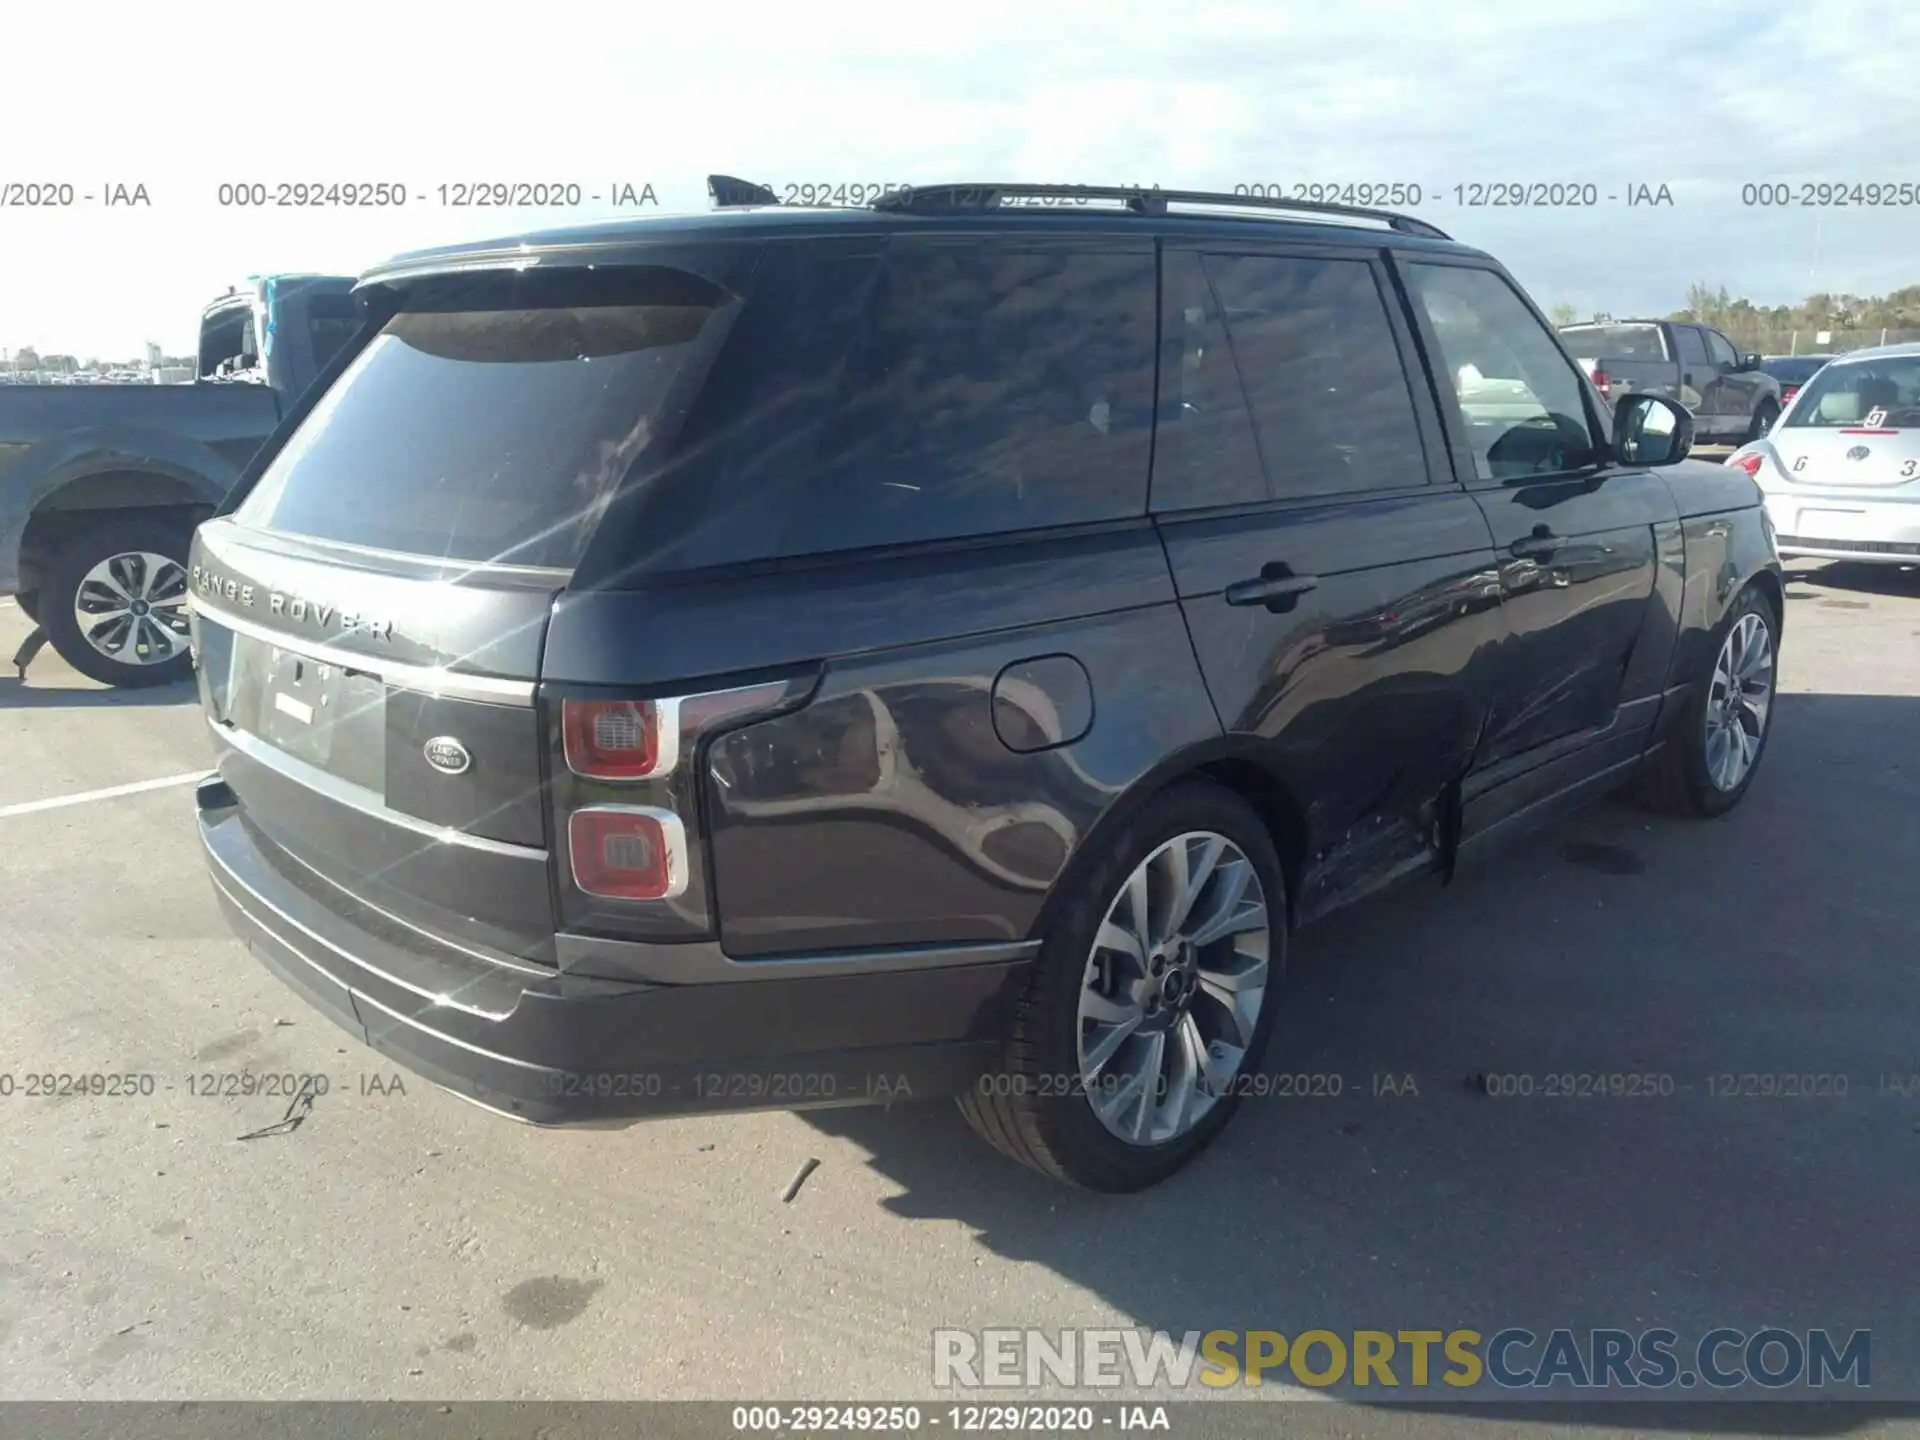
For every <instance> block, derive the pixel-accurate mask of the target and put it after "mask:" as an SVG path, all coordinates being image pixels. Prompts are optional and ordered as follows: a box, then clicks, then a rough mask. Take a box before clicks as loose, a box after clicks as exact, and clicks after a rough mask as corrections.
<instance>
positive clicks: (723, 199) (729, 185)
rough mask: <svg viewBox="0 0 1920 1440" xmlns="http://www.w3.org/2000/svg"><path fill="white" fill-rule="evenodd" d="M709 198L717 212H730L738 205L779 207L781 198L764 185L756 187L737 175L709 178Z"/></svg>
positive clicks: (710, 176) (712, 176) (751, 182)
mask: <svg viewBox="0 0 1920 1440" xmlns="http://www.w3.org/2000/svg"><path fill="white" fill-rule="evenodd" d="M707 198H708V199H709V200H711V201H712V202H713V208H714V209H716V210H729V209H732V208H733V207H735V206H737V205H778V204H779V203H780V197H779V196H778V195H776V194H774V193H773V191H771V190H769V189H768V188H767V187H766V186H764V185H756V184H754V183H753V181H751V180H742V179H740V178H739V177H738V176H735V175H709V176H707Z"/></svg>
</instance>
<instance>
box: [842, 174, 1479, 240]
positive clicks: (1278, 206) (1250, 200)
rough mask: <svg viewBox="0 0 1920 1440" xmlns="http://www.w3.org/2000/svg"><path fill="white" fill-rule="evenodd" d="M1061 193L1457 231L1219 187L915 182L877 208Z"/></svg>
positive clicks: (922, 208)
mask: <svg viewBox="0 0 1920 1440" xmlns="http://www.w3.org/2000/svg"><path fill="white" fill-rule="evenodd" d="M1048 197H1052V198H1057V199H1065V200H1116V201H1119V202H1121V203H1123V204H1124V205H1125V206H1126V208H1127V209H1128V210H1130V211H1132V212H1133V213H1134V214H1136V215H1164V214H1166V213H1167V206H1168V205H1169V204H1174V205H1212V206H1218V207H1221V208H1224V209H1234V210H1281V211H1289V212H1295V213H1300V214H1307V215H1328V216H1334V217H1338V218H1340V219H1346V220H1374V221H1378V222H1379V223H1380V224H1382V225H1385V226H1386V227H1387V228H1388V229H1390V230H1397V231H1399V232H1400V233H1401V234H1403V235H1425V236H1427V237H1428V238H1430V239H1434V240H1451V239H1452V238H1453V237H1452V236H1451V235H1449V234H1447V233H1446V231H1444V230H1442V229H1440V228H1439V227H1438V226H1436V225H1429V224H1428V223H1427V222H1426V221H1425V220H1418V219H1415V218H1414V217H1413V216H1411V215H1402V214H1400V213H1399V212H1398V211H1395V210H1374V209H1370V208H1369V207H1367V206H1363V205H1336V204H1333V203H1331V202H1330V201H1323V200H1286V199H1281V198H1278V197H1273V196H1266V195H1227V194H1223V193H1221V192H1219V191H1216V190H1161V189H1157V188H1156V189H1150V190H1148V189H1142V188H1140V187H1139V186H1136V185H1026V184H1018V183H1015V184H999V183H986V184H980V183H975V184H956V185H915V186H913V187H912V188H911V189H900V190H896V191H892V192H891V193H889V194H885V195H882V196H881V197H880V198H879V199H878V200H875V201H874V202H873V208H874V209H876V210H896V211H906V212H908V213H921V212H929V211H942V210H997V209H999V208H1000V207H1001V206H1002V205H1004V204H1005V203H1006V202H1007V201H1008V200H1026V199H1042V198H1048Z"/></svg>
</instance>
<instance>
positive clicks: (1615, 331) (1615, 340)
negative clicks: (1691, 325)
mask: <svg viewBox="0 0 1920 1440" xmlns="http://www.w3.org/2000/svg"><path fill="white" fill-rule="evenodd" d="M1560 339H1561V340H1562V341H1563V342H1565V344H1566V347H1567V350H1568V351H1569V352H1570V353H1571V354H1572V356H1573V358H1574V359H1576V360H1664V359H1666V358H1667V350H1666V346H1665V345H1663V344H1662V343H1661V341H1660V327H1659V326H1658V325H1576V326H1575V327H1573V328H1572V329H1570V330H1562V331H1561V332H1560Z"/></svg>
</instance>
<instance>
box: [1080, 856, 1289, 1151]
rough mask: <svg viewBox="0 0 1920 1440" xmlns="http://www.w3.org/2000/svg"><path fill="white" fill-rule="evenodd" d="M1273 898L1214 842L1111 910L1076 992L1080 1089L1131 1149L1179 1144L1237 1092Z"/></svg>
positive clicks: (1163, 861)
mask: <svg viewBox="0 0 1920 1440" xmlns="http://www.w3.org/2000/svg"><path fill="white" fill-rule="evenodd" d="M1269 934H1270V932H1269V928H1268V920H1267V903H1266V894H1265V891H1264V890H1263V889H1262V887H1261V884H1260V877H1259V876H1258V875H1257V874H1255V873H1254V868H1253V862H1252V861H1251V860H1249V859H1248V858H1247V857H1246V855H1245V854H1243V853H1242V852H1241V850H1240V847H1239V846H1237V845H1235V844H1234V843H1233V842H1232V841H1231V840H1229V839H1227V837H1226V836H1224V835H1217V834H1213V833H1211V832H1194V833H1188V834H1185V835H1177V836H1175V837H1174V838H1173V839H1171V840H1169V841H1167V842H1166V843H1165V844H1164V845H1162V846H1160V848H1159V849H1157V850H1155V851H1154V852H1153V853H1152V854H1151V855H1149V856H1148V857H1147V858H1146V859H1145V860H1143V861H1141V862H1140V864H1139V865H1138V866H1137V867H1135V869H1134V871H1133V873H1132V874H1131V875H1130V876H1128V877H1127V881H1126V883H1125V885H1123V886H1122V887H1121V889H1120V893H1119V894H1118V895H1117V896H1115V897H1114V900H1113V903H1112V904H1111V905H1110V906H1109V907H1108V909H1107V915H1106V919H1105V920H1103V921H1102V922H1101V924H1100V929H1099V931H1098V933H1097V934H1096V936H1095V938H1094V943H1093V948H1092V952H1091V953H1090V954H1089V955H1088V957H1087V967H1086V976H1085V979H1084V981H1083V983H1082V985H1081V990H1080V1010H1079V1026H1078V1029H1079V1059H1080V1078H1081V1081H1082V1083H1083V1084H1084V1086H1085V1088H1086V1094H1087V1099H1088V1101H1089V1103H1090V1104H1091V1105H1092V1106H1093V1110H1094V1113H1095V1114H1096V1115H1098V1116H1099V1117H1100V1123H1101V1124H1103V1125H1105V1126H1106V1127H1107V1129H1108V1130H1109V1131H1110V1132H1111V1133H1112V1134H1114V1135H1115V1136H1117V1137H1118V1138H1119V1139H1121V1140H1123V1141H1125V1142H1127V1143H1128V1144H1130V1145H1158V1144H1164V1143H1166V1142H1167V1141H1170V1140H1177V1139H1179V1138H1180V1137H1181V1136H1183V1135H1186V1134H1188V1133H1189V1132H1190V1131H1191V1130H1192V1129H1193V1127H1194V1126H1195V1125H1197V1124H1199V1123H1200V1121H1201V1120H1202V1119H1204V1118H1205V1117H1206V1115H1207V1112H1208V1111H1210V1110H1211V1109H1212V1108H1213V1107H1214V1105H1216V1104H1217V1103H1218V1102H1219V1099H1220V1097H1221V1096H1222V1095H1224V1094H1226V1093H1227V1092H1228V1090H1229V1088H1230V1087H1231V1086H1232V1084H1233V1081H1234V1078H1235V1077H1236V1076H1237V1075H1238V1074H1239V1073H1240V1071H1241V1068H1242V1066H1243V1065H1244V1063H1245V1060H1246V1056H1247V1052H1248V1050H1249V1048H1250V1047H1251V1046H1252V1044H1253V1038H1254V1027H1255V1025H1256V1023H1257V1022H1258V1020H1259V1018H1260V1010H1261V1005H1262V1003H1263V1001H1264V1000H1265V998H1266V990H1267V950H1268V944H1269Z"/></svg>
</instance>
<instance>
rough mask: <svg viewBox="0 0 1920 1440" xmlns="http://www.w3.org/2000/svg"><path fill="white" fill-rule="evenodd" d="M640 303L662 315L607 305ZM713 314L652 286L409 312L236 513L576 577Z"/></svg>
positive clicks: (377, 543) (528, 294)
mask: <svg viewBox="0 0 1920 1440" xmlns="http://www.w3.org/2000/svg"><path fill="white" fill-rule="evenodd" d="M686 278H690V277H686ZM680 288H681V289H682V290H684V289H685V288H686V287H685V286H682V287H680ZM636 290H639V291H647V290H651V291H653V292H654V293H650V294H638V293H634V292H636ZM620 291H626V292H629V293H627V294H620V293H618V292H620ZM634 298H639V299H645V300H657V301H659V302H661V303H639V304H634V303H610V302H613V301H616V300H620V299H634ZM569 300H572V301H576V302H581V301H585V302H596V301H597V302H601V303H562V302H565V301H569ZM482 301H485V302H487V303H484V304H483V303H481V302H482ZM544 302H551V303H544ZM712 313H713V306H712V304H711V303H710V300H706V299H703V298H702V297H700V296H698V295H695V294H679V293H673V290H672V287H670V286H661V285H658V284H652V285H650V284H648V282H646V281H645V280H644V279H642V278H640V277H638V276H629V277H628V279H627V281H626V283H625V284H622V285H616V284H612V283H611V282H599V283H597V284H596V293H594V294H592V295H585V294H581V295H564V294H555V293H551V287H543V288H542V290H541V291H539V292H536V291H534V290H533V289H532V288H531V287H530V286H529V285H528V284H526V283H525V282H522V283H520V284H518V285H516V286H515V287H514V289H513V291H512V292H511V293H505V294H502V293H490V294H485V295H476V294H473V293H471V292H465V293H462V292H455V293H453V294H450V295H444V294H443V295H442V296H441V297H440V298H439V300H438V302H437V303H434V304H432V305H425V304H422V305H419V306H417V307H416V308H410V309H407V310H403V311H402V312H401V313H400V314H398V315H396V316H394V317H393V318H392V319H391V320H389V321H388V322H387V324H386V325H385V327H384V328H383V329H382V330H381V331H380V333H379V334H378V335H377V336H375V338H374V339H373V340H372V341H371V342H370V343H369V344H368V346H367V348H366V349H365V350H364V351H362V352H361V353H360V355H359V356H357V357H356V358H355V359H354V361H353V363H352V364H351V365H350V366H349V367H348V368H347V370H346V373H345V374H343V375H342V376H341V377H340V379H339V381H338V382H337V383H336V384H335V385H334V387H333V389H332V390H330V391H329V392H328V394H327V396H326V398H325V399H323V400H322V401H321V402H320V404H319V405H318V406H316V407H315V409H314V411H313V413H312V415H311V416H310V417H309V418H308V420H307V421H306V423H305V424H303V425H302V426H301V428H300V430H299V432H298V433H297V434H296V435H294V437H293V438H292V440H291V441H289V442H288V444H287V446H286V448H285V449H283V450H282V451H281V452H280V454H279V455H278V456H276V457H275V459H274V461H273V463H272V465H271V466H269V467H268V469H267V471H266V473H265V474H264V475H263V476H262V477H261V480H260V484H259V486H258V488H256V489H255V490H254V492H253V493H252V494H251V495H249V496H248V497H247V499H246V501H245V502H244V503H243V504H242V505H241V506H240V507H239V509H238V510H237V511H236V512H235V518H236V519H238V520H240V521H242V522H243V523H246V524H250V525H257V526H261V527H263V528H268V529H274V530H281V531H285V532H288V533H290V534H295V535H305V536H311V537H313V538H315V539H320V540H332V541H337V542H341V543H345V544H352V545H364V546H369V547H372V548H375V549H380V550H397V551H404V552H406V553H409V554H417V555H431V556H434V557H437V558H444V559H452V560H461V561H472V562H483V563H484V562H492V563H498V564H513V565H535V566H551V567H558V568H563V569H564V568H570V567H571V566H573V565H574V564H575V563H576V562H577V561H578V560H579V558H580V555H581V552H582V551H583V550H584V549H585V548H586V543H587V540H588V538H589V537H590V536H591V535H592V533H593V529H594V526H595V525H596V524H597V523H598V521H599V519H600V516H601V514H602V513H603V512H604V510H605V508H606V506H607V504H608V503H609V501H610V500H611V499H612V497H613V494H614V491H615V489H616V488H617V487H618V485H619V483H620V481H621V480H622V478H623V477H624V476H625V475H626V474H627V472H628V470H629V469H630V468H631V467H632V465H633V464H634V462H635V461H636V460H638V459H639V458H640V456H641V455H642V454H643V453H644V452H645V451H646V450H647V449H648V447H649V446H650V445H651V444H652V443H653V441H654V439H655V428H656V424H657V422H658V420H659V418H660V412H661V410H662V407H663V406H664V404H665V402H666V400H667V397H668V395H669V393H670V391H671V388H672V386H673V385H674V382H675V380H676V379H677V378H678V377H679V375H680V373H681V371H682V369H683V368H684V367H685V366H686V365H687V363H688V360H689V358H690V357H691V355H692V354H693V353H694V350H695V348H696V345H697V342H698V341H699V339H700V337H701V334H702V331H703V329H704V328H705V326H706V323H707V321H708V319H709V317H710V316H711V315H712Z"/></svg>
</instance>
